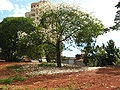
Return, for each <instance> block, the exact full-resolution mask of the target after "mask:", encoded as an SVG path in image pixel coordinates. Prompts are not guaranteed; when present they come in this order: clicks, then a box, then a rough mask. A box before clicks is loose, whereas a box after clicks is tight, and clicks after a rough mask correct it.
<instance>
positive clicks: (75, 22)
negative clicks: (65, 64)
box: [39, 4, 103, 67]
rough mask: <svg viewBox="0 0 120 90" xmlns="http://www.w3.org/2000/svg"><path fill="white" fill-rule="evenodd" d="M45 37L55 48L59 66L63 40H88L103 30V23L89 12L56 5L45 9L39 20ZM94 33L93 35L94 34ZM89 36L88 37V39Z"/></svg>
mask: <svg viewBox="0 0 120 90" xmlns="http://www.w3.org/2000/svg"><path fill="white" fill-rule="evenodd" d="M39 26H41V27H43V28H44V30H43V33H44V34H45V39H46V40H48V39H49V44H51V45H53V46H54V47H55V48H56V57H57V59H56V60H57V66H58V67H61V51H60V48H61V45H62V43H63V42H74V40H75V41H76V42H77V41H78V42H77V43H78V44H80V43H83V42H88V40H91V39H92V38H93V37H97V35H99V34H101V33H102V32H103V25H102V24H101V23H100V22H99V20H97V19H96V18H95V19H94V18H92V17H91V16H90V15H89V14H87V13H84V12H82V11H80V10H78V9H75V8H73V7H70V6H67V5H63V4H60V5H57V6H54V7H53V8H52V9H51V10H49V11H46V12H45V13H44V14H43V16H42V17H41V20H40V25H39ZM94 35H95V36H94ZM89 38H90V39H89Z"/></svg>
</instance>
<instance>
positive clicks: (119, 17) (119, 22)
mask: <svg viewBox="0 0 120 90" xmlns="http://www.w3.org/2000/svg"><path fill="white" fill-rule="evenodd" d="M115 7H117V9H118V11H117V12H116V16H115V19H114V21H115V26H113V27H112V29H113V30H120V2H118V4H117V5H116V6H115Z"/></svg>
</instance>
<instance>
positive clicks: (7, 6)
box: [0, 0, 14, 11]
mask: <svg viewBox="0 0 120 90" xmlns="http://www.w3.org/2000/svg"><path fill="white" fill-rule="evenodd" d="M13 9H14V6H13V3H12V2H10V1H9V0H0V10H8V11H11V10H13Z"/></svg>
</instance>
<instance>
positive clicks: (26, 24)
mask: <svg viewBox="0 0 120 90" xmlns="http://www.w3.org/2000/svg"><path fill="white" fill-rule="evenodd" d="M35 29H36V28H35V27H34V26H33V21H32V20H31V19H29V18H24V17H9V18H5V19H4V20H3V21H2V22H1V23H0V48H1V49H2V50H1V51H2V52H1V53H0V58H1V59H5V60H6V61H17V60H18V57H20V56H21V54H20V53H19V52H23V51H21V50H23V49H21V48H23V47H26V45H24V43H23V42H22V41H21V39H22V38H23V37H24V36H26V35H27V34H29V33H31V32H33V31H35Z"/></svg>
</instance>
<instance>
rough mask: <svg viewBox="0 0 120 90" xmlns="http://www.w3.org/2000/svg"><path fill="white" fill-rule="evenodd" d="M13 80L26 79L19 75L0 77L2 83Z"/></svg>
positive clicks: (8, 82)
mask: <svg viewBox="0 0 120 90" xmlns="http://www.w3.org/2000/svg"><path fill="white" fill-rule="evenodd" d="M14 80H17V81H24V80H26V78H24V77H21V76H14V77H9V78H6V79H1V80H0V83H3V84H11V83H12V82H13V81H14Z"/></svg>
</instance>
